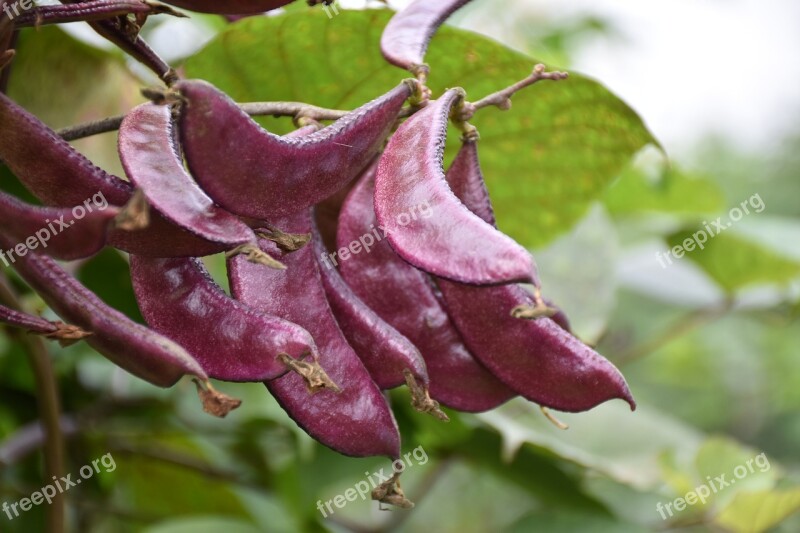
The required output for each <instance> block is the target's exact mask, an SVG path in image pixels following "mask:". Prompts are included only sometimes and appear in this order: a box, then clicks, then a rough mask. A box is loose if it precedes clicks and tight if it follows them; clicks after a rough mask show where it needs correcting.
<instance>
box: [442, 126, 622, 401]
mask: <svg viewBox="0 0 800 533" xmlns="http://www.w3.org/2000/svg"><path fill="white" fill-rule="evenodd" d="M448 182H449V183H451V184H452V185H453V188H454V190H455V191H460V192H463V191H467V192H472V193H476V194H464V195H463V196H462V197H461V199H462V200H463V201H464V202H465V204H466V206H467V207H468V208H470V209H475V210H476V211H480V212H483V213H485V212H486V209H487V206H486V202H487V201H488V196H482V195H481V194H480V193H479V191H480V188H479V185H481V184H482V183H483V176H482V175H481V173H480V165H479V164H478V159H477V147H476V146H475V142H472V141H470V142H465V143H464V145H463V146H462V148H461V151H460V152H459V155H458V156H457V157H456V160H455V161H454V165H453V166H452V167H451V168H450V171H449V172H448ZM484 190H485V189H484ZM438 285H439V289H440V290H441V292H442V296H443V298H444V300H445V303H446V305H447V308H448V310H449V314H450V317H451V318H452V319H453V322H455V325H456V327H457V328H458V330H459V332H460V333H461V336H462V337H463V338H464V342H466V344H467V346H468V347H469V349H470V351H471V352H472V353H473V354H474V355H475V357H477V358H478V359H479V360H480V361H481V362H482V363H483V364H484V365H485V366H486V367H487V368H488V369H489V370H491V371H492V373H493V374H494V375H495V376H497V377H498V378H500V379H501V380H502V381H503V382H504V383H505V384H506V385H508V386H509V387H511V388H512V389H513V390H515V391H516V392H517V393H519V394H520V395H521V396H523V397H525V398H527V399H528V400H531V401H533V402H536V403H538V404H540V405H543V406H545V407H550V408H552V409H557V410H559V411H571V412H576V411H586V410H588V409H591V408H592V407H595V406H597V405H598V404H600V403H603V402H605V401H607V400H610V399H613V398H621V399H623V400H625V401H627V402H628V403H629V404H630V406H631V409H635V408H636V403H635V402H634V400H633V397H632V396H631V392H630V390H629V389H628V385H627V384H626V383H625V379H624V378H623V377H622V374H620V372H619V370H617V369H616V367H614V365H613V364H611V363H610V362H609V361H608V360H607V359H605V358H604V357H602V356H601V355H600V354H598V353H597V352H595V351H594V350H592V349H591V348H589V347H588V346H586V345H585V344H583V343H582V342H580V341H579V340H578V339H576V338H575V337H573V336H572V335H570V334H569V333H568V332H567V331H565V330H564V329H563V328H562V327H561V326H559V325H558V324H557V323H556V322H555V321H553V320H551V319H549V318H538V319H535V320H527V319H520V318H514V317H512V316H511V314H510V310H511V309H514V308H515V307H517V306H533V305H534V299H533V296H532V295H531V294H530V293H528V291H526V290H525V289H524V288H523V287H520V286H518V285H507V286H503V287H475V286H470V285H464V284H460V283H453V282H450V281H446V280H439V282H438Z"/></svg>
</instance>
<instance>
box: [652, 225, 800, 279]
mask: <svg viewBox="0 0 800 533" xmlns="http://www.w3.org/2000/svg"><path fill="white" fill-rule="evenodd" d="M728 226H730V223H728ZM699 231H703V232H704V233H706V235H708V233H707V232H705V230H702V229H699V230H689V231H682V232H679V233H675V234H673V235H671V236H670V237H669V238H668V239H667V242H668V243H669V246H670V248H672V249H673V251H676V250H677V252H678V254H679V255H683V253H681V249H677V248H676V247H682V249H685V250H689V251H686V252H685V257H686V258H688V259H690V260H691V261H693V262H694V263H696V264H697V265H698V266H699V267H700V268H702V269H703V270H704V271H705V272H706V273H707V274H708V275H709V276H711V277H712V278H713V279H714V281H716V282H717V283H718V284H719V285H720V286H721V287H722V288H723V289H725V290H726V291H728V292H734V291H736V290H738V289H741V288H743V287H746V286H748V285H755V284H761V283H779V284H783V283H787V282H789V281H791V280H792V279H795V278H796V277H797V276H800V262H798V261H795V260H793V259H792V258H789V257H786V256H783V255H781V254H780V253H778V252H777V251H774V250H771V249H770V248H769V247H766V246H762V245H761V244H760V243H757V242H754V241H752V240H749V239H746V238H744V237H741V236H739V235H737V234H735V233H720V234H718V235H716V236H714V237H711V238H709V239H708V242H706V243H703V245H702V246H703V248H702V249H701V248H699V247H698V246H697V245H696V244H693V243H694V242H695V239H694V237H693V235H694V234H696V233H697V232H699ZM713 231H716V230H714V228H712V232H713ZM698 238H699V236H698ZM699 240H702V239H701V238H700V239H699ZM674 257H675V255H674V254H673V255H671V256H670V259H671V260H672V261H674V260H675V259H674Z"/></svg>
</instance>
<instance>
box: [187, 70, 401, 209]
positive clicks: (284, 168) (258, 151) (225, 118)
mask: <svg viewBox="0 0 800 533" xmlns="http://www.w3.org/2000/svg"><path fill="white" fill-rule="evenodd" d="M175 88H176V89H177V90H178V91H180V93H181V95H182V97H183V99H184V100H185V104H184V106H183V109H182V112H181V116H180V131H181V143H182V146H183V149H184V152H185V155H186V161H187V163H188V165H189V169H190V171H191V173H192V175H193V176H194V178H195V179H196V180H197V182H198V184H199V185H200V186H201V187H202V188H203V190H205V191H206V193H208V195H209V196H210V197H211V198H212V199H213V200H214V201H215V202H216V203H217V204H219V205H220V206H222V207H224V208H225V209H227V210H228V211H230V212H232V213H236V214H238V215H242V216H247V217H251V218H255V219H260V220H270V221H271V220H273V219H275V218H276V217H280V216H285V215H288V214H291V213H293V212H296V211H297V210H299V209H304V208H306V207H310V206H312V205H314V204H316V203H318V202H319V201H321V200H323V199H324V198H327V197H328V196H330V195H331V194H333V193H334V192H336V191H338V190H339V189H341V188H342V186H344V185H345V184H347V183H348V182H349V181H351V180H352V179H353V178H355V177H356V176H357V175H358V173H359V171H361V170H362V169H363V168H364V167H365V166H366V165H367V164H368V163H369V161H370V160H371V159H372V158H373V156H374V155H375V154H376V153H377V151H378V150H379V149H380V147H381V145H382V144H383V141H384V140H385V139H386V137H387V135H388V134H389V132H390V130H391V128H392V126H393V125H394V123H395V120H396V119H397V115H398V113H399V111H400V109H401V108H402V106H403V103H404V102H405V101H406V100H407V99H408V97H409V96H411V94H412V90H414V89H415V88H416V84H415V83H414V82H403V83H401V84H400V85H398V86H397V87H395V88H394V89H392V90H391V91H389V92H388V93H386V94H385V95H383V96H381V97H379V98H377V99H376V100H373V101H372V102H370V103H368V104H365V105H364V106H362V107H360V108H359V109H357V110H355V111H352V112H351V113H348V114H347V115H346V116H345V117H343V118H341V119H339V120H337V121H336V122H334V123H333V124H331V125H330V126H327V127H325V128H323V129H321V130H320V131H318V132H316V133H313V134H311V135H305V136H303V137H290V136H284V137H280V136H277V135H274V134H272V133H269V132H268V131H265V130H264V129H263V128H262V127H261V126H259V125H258V123H256V122H255V121H254V120H253V119H252V118H250V117H249V116H248V115H247V114H246V113H245V112H244V111H242V110H241V109H240V108H239V106H238V105H236V103H235V102H234V101H233V100H231V99H230V98H229V97H228V96H227V95H226V94H224V93H223V92H221V91H220V90H219V89H217V88H215V87H214V86H212V85H210V84H208V83H206V82H203V81H196V80H192V81H181V82H179V83H177V84H176V85H175Z"/></svg>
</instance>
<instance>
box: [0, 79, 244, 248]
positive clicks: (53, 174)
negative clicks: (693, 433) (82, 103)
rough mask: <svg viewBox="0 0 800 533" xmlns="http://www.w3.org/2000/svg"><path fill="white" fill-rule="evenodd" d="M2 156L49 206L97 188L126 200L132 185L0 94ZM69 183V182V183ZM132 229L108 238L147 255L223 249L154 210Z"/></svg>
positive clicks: (78, 199) (115, 200)
mask: <svg viewBox="0 0 800 533" xmlns="http://www.w3.org/2000/svg"><path fill="white" fill-rule="evenodd" d="M0 124H3V125H4V126H5V127H3V128H2V129H0V160H2V161H3V162H4V163H5V164H6V165H7V166H8V167H9V169H10V170H11V171H12V172H13V173H14V174H15V175H16V176H17V177H18V178H19V179H20V181H21V182H22V184H23V185H25V187H26V188H27V189H28V190H29V191H30V192H31V193H32V194H33V195H34V196H36V197H37V198H38V199H39V200H41V201H42V202H43V203H44V204H46V205H48V206H54V207H69V208H71V207H73V206H76V205H81V204H83V203H84V202H85V201H86V200H88V199H91V198H93V197H94V196H95V195H97V194H100V195H101V196H102V197H103V198H105V200H106V201H107V202H108V203H109V204H111V205H112V206H124V205H126V204H127V203H128V202H129V201H130V200H131V199H132V197H133V191H134V189H133V187H132V186H131V185H130V184H129V183H128V182H126V181H123V180H121V179H119V178H118V177H116V176H113V175H111V174H108V173H107V172H105V171H104V170H102V169H100V168H98V167H97V166H95V165H94V164H92V162H91V161H89V160H88V159H86V157H84V156H83V155H82V154H81V153H80V152H78V151H77V150H75V149H74V148H73V147H72V146H71V145H70V144H69V143H67V142H66V141H64V140H63V139H62V138H61V137H59V136H58V135H57V134H56V132H54V131H53V130H52V129H50V128H49V127H47V126H46V125H45V124H44V123H42V122H41V121H40V120H39V119H37V118H36V117H35V116H33V115H32V114H31V113H29V112H28V111H26V110H25V109H23V108H22V107H20V106H19V105H17V104H16V103H14V102H13V101H12V100H10V99H9V98H8V97H7V96H5V95H3V94H0ZM67 185H68V186H67ZM151 215H152V216H150V224H149V225H148V226H147V227H146V228H144V229H139V230H135V231H126V230H122V229H119V228H117V229H113V230H112V231H111V233H110V234H109V236H108V242H109V244H111V245H112V246H114V247H117V248H119V249H121V250H123V251H126V252H129V253H134V254H138V255H143V256H147V257H194V256H205V255H212V254H216V253H220V252H224V251H227V250H228V249H229V246H227V245H221V244H219V243H215V242H209V241H206V240H204V239H200V238H199V237H197V236H195V235H193V234H191V233H189V232H188V231H186V230H184V229H182V228H179V227H178V226H175V225H174V224H172V223H171V222H168V221H167V220H165V219H164V218H163V217H162V216H161V215H159V214H158V213H152V214H151Z"/></svg>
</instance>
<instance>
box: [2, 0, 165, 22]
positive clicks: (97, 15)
mask: <svg viewBox="0 0 800 533" xmlns="http://www.w3.org/2000/svg"><path fill="white" fill-rule="evenodd" d="M162 13H166V14H170V15H179V13H177V12H176V11H174V10H173V9H172V8H170V7H169V6H167V5H164V4H161V3H159V2H152V1H150V0H93V1H92V2H91V3H86V4H67V5H46V6H36V7H34V8H33V9H30V10H27V11H22V12H21V13H20V14H19V16H18V17H15V18H14V25H15V26H16V27H17V28H26V27H31V26H36V27H38V26H42V25H45V24H65V23H68V22H92V21H97V20H107V19H112V18H116V17H124V16H127V15H129V14H135V15H158V14H162Z"/></svg>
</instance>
